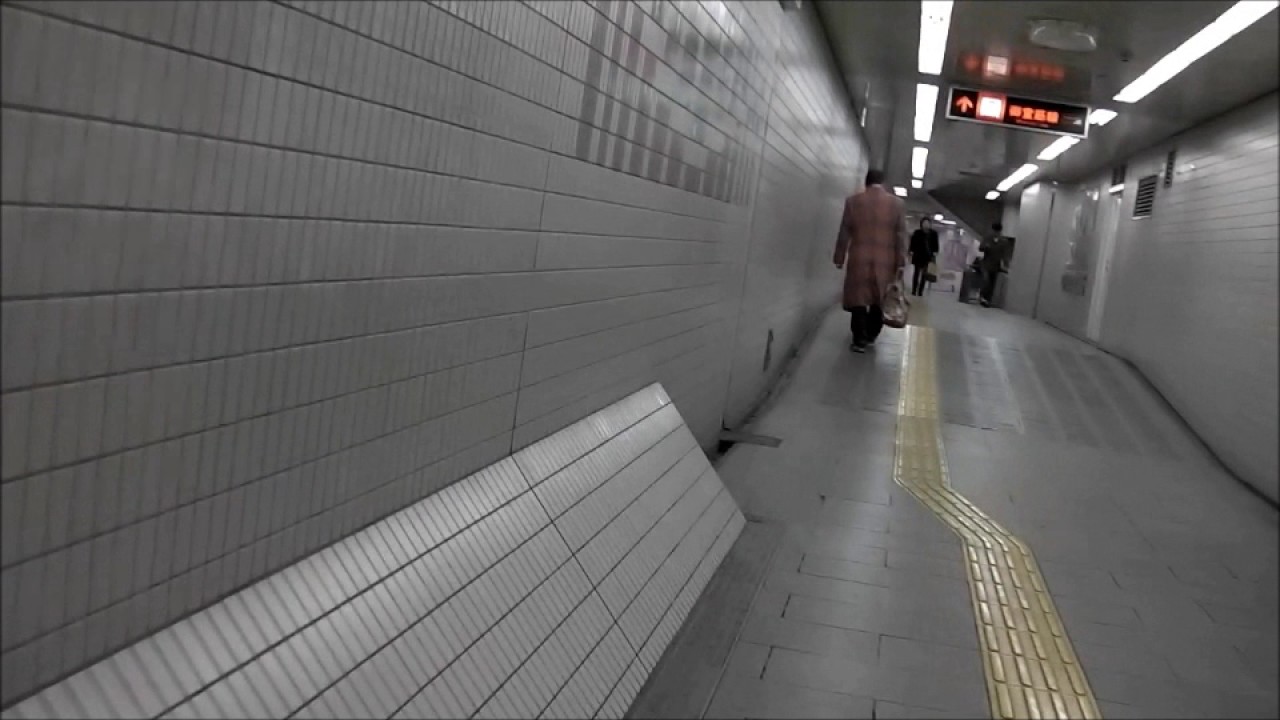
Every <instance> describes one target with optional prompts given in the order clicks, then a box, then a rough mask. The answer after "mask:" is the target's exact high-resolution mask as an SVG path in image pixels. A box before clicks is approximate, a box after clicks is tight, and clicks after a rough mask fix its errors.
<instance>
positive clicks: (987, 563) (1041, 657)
mask: <svg viewBox="0 0 1280 720" xmlns="http://www.w3.org/2000/svg"><path fill="white" fill-rule="evenodd" d="M919 309H920V308H913V309H912V321H913V322H912V325H911V326H909V327H908V328H907V329H906V333H907V343H906V350H905V352H904V353H903V360H902V374H901V394H900V399H899V401H898V429H897V436H896V437H897V454H896V460H895V463H894V480H895V481H896V482H897V483H898V484H899V485H901V486H902V487H903V488H904V489H906V490H907V491H908V492H910V493H911V494H912V495H913V496H915V497H916V499H918V500H919V501H920V502H921V503H923V504H924V506H925V507H927V508H929V510H931V511H932V512H933V513H934V514H935V515H937V516H938V518H939V519H940V520H942V522H944V523H945V524H946V525H947V527H949V528H951V529H952V530H953V531H954V532H955V533H956V534H957V535H959V536H960V537H961V539H962V540H963V541H964V553H965V557H964V560H965V563H964V564H965V572H966V575H967V576H968V579H969V589H970V596H971V599H972V601H973V613H974V618H975V620H976V622H977V627H978V639H979V644H980V646H981V652H982V660H983V666H984V668H985V670H986V678H987V696H988V699H989V700H990V703H991V714H992V716H993V717H995V718H1002V719H1003V718H1097V717H1100V714H1099V713H1098V705H1097V702H1095V700H1094V698H1093V692H1092V691H1091V690H1090V689H1089V682H1088V679H1087V678H1086V677H1085V675H1084V672H1083V671H1082V670H1081V669H1080V664H1079V661H1078V660H1077V659H1076V655H1075V651H1074V650H1073V649H1072V647H1071V641H1070V639H1069V638H1068V637H1067V635H1066V631H1065V630H1064V629H1063V626H1062V620H1061V618H1059V617H1058V611H1057V609H1056V608H1055V607H1054V604H1053V598H1052V597H1050V596H1049V593H1048V592H1047V590H1046V589H1045V584H1044V578H1043V577H1042V576H1041V574H1040V570H1039V568H1038V567H1037V566H1036V561H1035V557H1034V556H1033V555H1032V554H1031V550H1030V549H1028V548H1027V546H1026V545H1025V544H1024V543H1023V542H1022V541H1021V540H1019V539H1018V538H1016V537H1014V536H1013V535H1011V534H1010V533H1009V531H1007V530H1005V529H1004V528H1002V527H1000V525H999V524H998V523H997V522H995V521H994V520H992V519H991V518H989V517H987V515H986V514H985V513H983V512H982V510H980V509H979V508H977V507H976V506H974V504H973V503H971V502H969V501H968V500H967V499H966V498H965V497H964V496H962V495H960V494H959V493H957V492H956V491H955V490H953V489H952V488H951V483H950V481H949V479H948V474H947V465H946V453H945V452H943V449H942V433H941V431H940V426H939V420H938V418H939V415H938V392H937V374H936V371H935V366H934V361H935V358H936V356H937V355H936V353H935V351H934V335H933V331H932V330H930V329H929V328H928V327H924V326H923V323H927V316H925V317H922V316H921V314H920V313H919Z"/></svg>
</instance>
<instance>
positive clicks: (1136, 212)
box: [1133, 175, 1160, 218]
mask: <svg viewBox="0 0 1280 720" xmlns="http://www.w3.org/2000/svg"><path fill="white" fill-rule="evenodd" d="M1159 181H1160V176H1159V175H1148V176H1146V177H1144V178H1142V179H1141V180H1139V181H1138V198H1137V199H1136V200H1134V202H1133V216H1134V217H1135V218H1144V217H1151V211H1152V209H1153V208H1154V207H1155V203H1156V183H1157V182H1159Z"/></svg>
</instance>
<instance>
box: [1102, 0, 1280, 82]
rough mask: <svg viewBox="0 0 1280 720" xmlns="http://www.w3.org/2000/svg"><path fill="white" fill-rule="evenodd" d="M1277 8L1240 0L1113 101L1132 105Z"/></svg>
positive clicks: (1277, 0) (1278, 0)
mask: <svg viewBox="0 0 1280 720" xmlns="http://www.w3.org/2000/svg"><path fill="white" fill-rule="evenodd" d="M1277 6H1280V0H1240V2H1238V3H1236V4H1235V5H1232V6H1231V9H1229V10H1227V11H1226V12H1224V13H1222V14H1221V15H1219V16H1218V19H1217V20H1214V21H1213V22H1211V23H1209V24H1208V25H1206V26H1205V27H1204V29H1203V30H1201V31H1200V32H1198V33H1196V34H1195V35H1192V36H1191V37H1190V38H1189V39H1188V40H1187V41H1186V42H1184V43H1182V44H1181V45H1179V46H1178V47H1177V48H1175V49H1174V50H1173V52H1171V53H1169V54H1168V55H1165V56H1164V57H1162V58H1160V59H1159V60H1158V61H1157V62H1156V64H1155V65H1152V66H1151V69H1150V70H1148V71H1146V72H1144V73H1142V74H1141V75H1139V76H1138V79H1137V80H1134V81H1133V82H1131V83H1129V84H1128V85H1126V86H1125V88H1124V89H1123V90H1121V91H1120V92H1119V93H1117V94H1116V96H1115V101H1116V102H1123V103H1136V102H1138V101H1139V100H1141V99H1142V98H1144V97H1146V96H1147V95H1150V94H1151V92H1152V91H1153V90H1155V89H1156V88H1158V87H1160V86H1161V85H1163V84H1165V83H1166V82H1168V81H1169V80H1170V79H1172V78H1173V76H1174V75H1177V74H1178V73H1180V72H1182V71H1183V70H1185V69H1186V68H1187V66H1189V65H1190V64H1191V63H1193V62H1195V61H1196V60H1199V59H1200V58H1202V57H1204V56H1205V55H1208V54H1209V52H1210V51H1212V50H1213V49H1214V48H1216V47H1218V46H1219V45H1221V44H1222V43H1224V42H1226V41H1228V40H1230V39H1231V38H1232V37H1234V36H1235V35H1236V34H1238V33H1239V32H1240V31H1242V30H1244V29H1245V28H1247V27H1249V26H1250V25H1252V24H1254V23H1255V22H1257V21H1259V20H1261V19H1262V18H1264V17H1266V15H1267V13H1269V12H1271V11H1272V10H1275V9H1276V7H1277Z"/></svg>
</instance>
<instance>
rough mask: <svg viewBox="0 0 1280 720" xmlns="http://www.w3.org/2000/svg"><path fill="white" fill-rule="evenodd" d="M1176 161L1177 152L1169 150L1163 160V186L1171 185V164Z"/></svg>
mask: <svg viewBox="0 0 1280 720" xmlns="http://www.w3.org/2000/svg"><path fill="white" fill-rule="evenodd" d="M1177 161H1178V151H1177V150H1170V151H1169V154H1168V155H1167V156H1165V159H1164V186H1165V187H1169V186H1171V185H1173V164H1174V163H1175V162H1177Z"/></svg>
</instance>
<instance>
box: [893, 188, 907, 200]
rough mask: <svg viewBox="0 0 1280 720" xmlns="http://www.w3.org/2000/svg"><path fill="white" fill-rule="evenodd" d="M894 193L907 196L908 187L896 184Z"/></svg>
mask: <svg viewBox="0 0 1280 720" xmlns="http://www.w3.org/2000/svg"><path fill="white" fill-rule="evenodd" d="M893 194H894V195H897V196H898V197H906V196H907V189H906V188H904V187H902V186H901V185H896V186H894V188H893Z"/></svg>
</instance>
